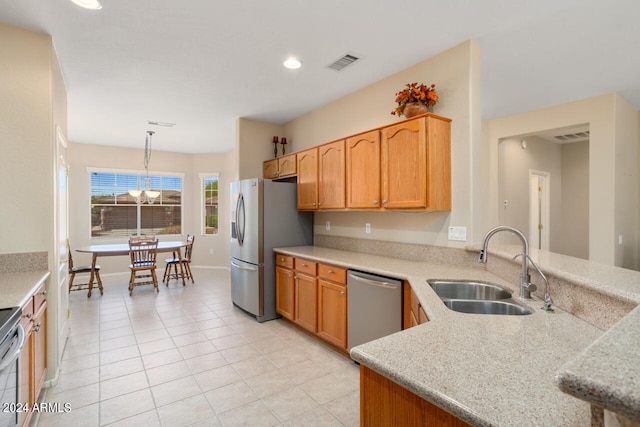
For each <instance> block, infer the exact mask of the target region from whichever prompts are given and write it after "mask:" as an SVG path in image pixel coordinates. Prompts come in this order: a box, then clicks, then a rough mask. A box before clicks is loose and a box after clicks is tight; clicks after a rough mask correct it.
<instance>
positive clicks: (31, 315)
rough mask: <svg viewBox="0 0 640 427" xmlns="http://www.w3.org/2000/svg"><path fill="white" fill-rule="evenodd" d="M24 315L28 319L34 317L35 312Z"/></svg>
mask: <svg viewBox="0 0 640 427" xmlns="http://www.w3.org/2000/svg"><path fill="white" fill-rule="evenodd" d="M22 317H26V318H27V319H31V318H32V317H33V314H31V313H29V314H24V315H23V316H22Z"/></svg>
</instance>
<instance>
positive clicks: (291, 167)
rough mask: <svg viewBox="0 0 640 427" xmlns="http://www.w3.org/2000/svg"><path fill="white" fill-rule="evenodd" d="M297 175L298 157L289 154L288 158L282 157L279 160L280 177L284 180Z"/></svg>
mask: <svg viewBox="0 0 640 427" xmlns="http://www.w3.org/2000/svg"><path fill="white" fill-rule="evenodd" d="M295 174H296V155H295V154H289V155H288V156H284V157H280V158H279V159H278V177H280V178H283V177H287V176H293V175H295Z"/></svg>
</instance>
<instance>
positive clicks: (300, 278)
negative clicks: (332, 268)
mask: <svg viewBox="0 0 640 427" xmlns="http://www.w3.org/2000/svg"><path fill="white" fill-rule="evenodd" d="M317 281H318V279H316V278H315V276H310V275H307V274H301V273H299V272H297V271H296V275H295V282H294V283H295V286H294V299H295V307H294V317H293V321H294V322H296V323H297V324H298V325H300V326H302V327H303V328H305V329H307V330H308V331H310V332H313V333H314V334H315V333H316V332H318V309H317V305H318V289H317V287H318V286H317Z"/></svg>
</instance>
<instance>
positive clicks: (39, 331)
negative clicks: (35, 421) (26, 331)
mask: <svg viewBox="0 0 640 427" xmlns="http://www.w3.org/2000/svg"><path fill="white" fill-rule="evenodd" d="M33 322H34V325H33V332H32V334H31V335H32V336H33V375H34V377H33V380H34V383H33V387H34V397H35V399H37V398H38V395H39V394H40V389H41V388H42V384H43V383H44V379H45V377H46V376H47V303H46V302H44V303H42V305H41V306H40V308H39V309H38V311H37V312H36V314H35V316H34V317H33Z"/></svg>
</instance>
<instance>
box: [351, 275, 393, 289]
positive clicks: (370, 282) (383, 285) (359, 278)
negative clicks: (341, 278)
mask: <svg viewBox="0 0 640 427" xmlns="http://www.w3.org/2000/svg"><path fill="white" fill-rule="evenodd" d="M349 277H350V278H351V279H354V280H357V281H358V282H362V283H365V284H367V285H371V286H378V287H380V288H387V289H397V288H398V284H397V283H391V282H385V281H382V280H372V279H367V278H365V277H362V276H358V275H357V274H353V273H349Z"/></svg>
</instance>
